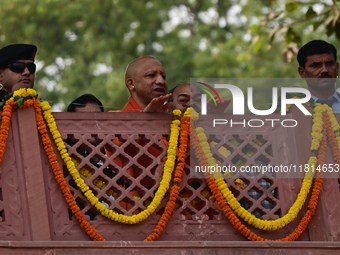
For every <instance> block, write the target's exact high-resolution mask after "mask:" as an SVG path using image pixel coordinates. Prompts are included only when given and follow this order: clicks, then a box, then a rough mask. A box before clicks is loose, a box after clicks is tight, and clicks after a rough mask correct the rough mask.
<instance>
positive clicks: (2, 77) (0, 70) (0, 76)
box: [0, 69, 4, 84]
mask: <svg viewBox="0 0 340 255" xmlns="http://www.w3.org/2000/svg"><path fill="white" fill-rule="evenodd" d="M3 79H4V72H3V70H2V69H0V84H2V80H3Z"/></svg>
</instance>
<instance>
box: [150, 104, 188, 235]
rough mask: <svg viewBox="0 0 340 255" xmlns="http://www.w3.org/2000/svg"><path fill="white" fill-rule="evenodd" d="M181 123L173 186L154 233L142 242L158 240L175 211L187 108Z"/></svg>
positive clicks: (181, 169)
mask: <svg viewBox="0 0 340 255" xmlns="http://www.w3.org/2000/svg"><path fill="white" fill-rule="evenodd" d="M178 111H179V110H178ZM179 115H180V114H179ZM181 123H182V124H181V136H180V145H179V148H178V155H177V166H176V170H175V173H174V182H175V184H174V185H173V186H172V187H171V190H170V197H169V201H168V202H167V203H166V206H165V209H164V212H163V214H162V217H161V218H160V220H159V222H158V224H157V226H156V228H155V229H154V231H153V232H152V233H151V234H150V235H149V236H148V237H147V238H145V239H144V241H155V240H157V239H158V238H159V236H160V234H161V233H162V232H163V230H164V228H165V226H166V224H167V223H168V221H169V219H170V216H171V214H172V212H173V210H174V209H175V205H176V200H177V198H178V195H179V190H180V188H179V184H180V183H181V181H182V175H183V170H184V167H185V156H186V152H187V147H188V139H189V132H190V108H188V109H187V110H186V112H185V113H184V116H183V117H182V118H181Z"/></svg>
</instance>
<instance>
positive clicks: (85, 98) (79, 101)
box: [67, 94, 104, 112]
mask: <svg viewBox="0 0 340 255" xmlns="http://www.w3.org/2000/svg"><path fill="white" fill-rule="evenodd" d="M86 103H96V104H98V106H99V107H100V110H101V111H102V112H104V107H103V104H102V102H100V101H99V99H98V98H96V97H95V96H94V95H92V94H84V95H82V96H80V97H78V98H76V99H74V100H73V101H72V102H71V103H70V104H69V106H68V107H67V111H68V112H75V111H76V108H77V107H85V105H86Z"/></svg>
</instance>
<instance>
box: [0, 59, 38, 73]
mask: <svg viewBox="0 0 340 255" xmlns="http://www.w3.org/2000/svg"><path fill="white" fill-rule="evenodd" d="M26 67H27V69H28V71H29V72H30V73H31V74H33V73H35V70H36V68H37V66H36V65H35V64H34V63H23V62H13V63H10V64H8V66H6V68H9V69H10V70H11V71H12V72H15V73H23V72H24V71H25V69H26Z"/></svg>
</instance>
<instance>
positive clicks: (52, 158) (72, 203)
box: [34, 100, 105, 241]
mask: <svg viewBox="0 0 340 255" xmlns="http://www.w3.org/2000/svg"><path fill="white" fill-rule="evenodd" d="M34 109H35V116H36V122H37V127H38V130H39V133H40V135H41V140H42V142H43V145H44V149H45V151H46V154H47V157H48V161H49V163H50V165H51V167H52V170H53V173H54V175H55V178H56V180H57V182H58V184H59V185H60V188H61V191H62V193H63V195H64V197H65V199H66V201H67V204H68V205H69V207H70V209H71V211H72V213H73V214H74V215H75V216H76V218H77V220H78V222H79V223H80V226H81V227H82V228H83V229H84V230H85V231H86V233H87V234H88V235H89V236H90V237H91V238H92V239H93V240H94V241H105V239H104V238H103V237H102V236H101V235H100V234H98V232H97V231H96V230H95V229H94V228H93V227H92V226H91V225H90V223H88V222H87V220H86V219H85V216H84V214H83V213H82V212H81V210H80V208H79V206H78V205H77V203H76V200H75V199H74V197H73V195H72V193H71V190H70V188H69V186H68V185H67V182H66V180H65V178H64V175H63V172H62V170H61V168H60V165H59V162H58V161H57V156H56V154H55V152H54V150H53V147H52V142H51V139H50V137H49V135H48V132H47V128H46V124H45V121H44V117H43V116H42V113H41V107H40V103H39V101H38V100H35V102H34Z"/></svg>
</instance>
